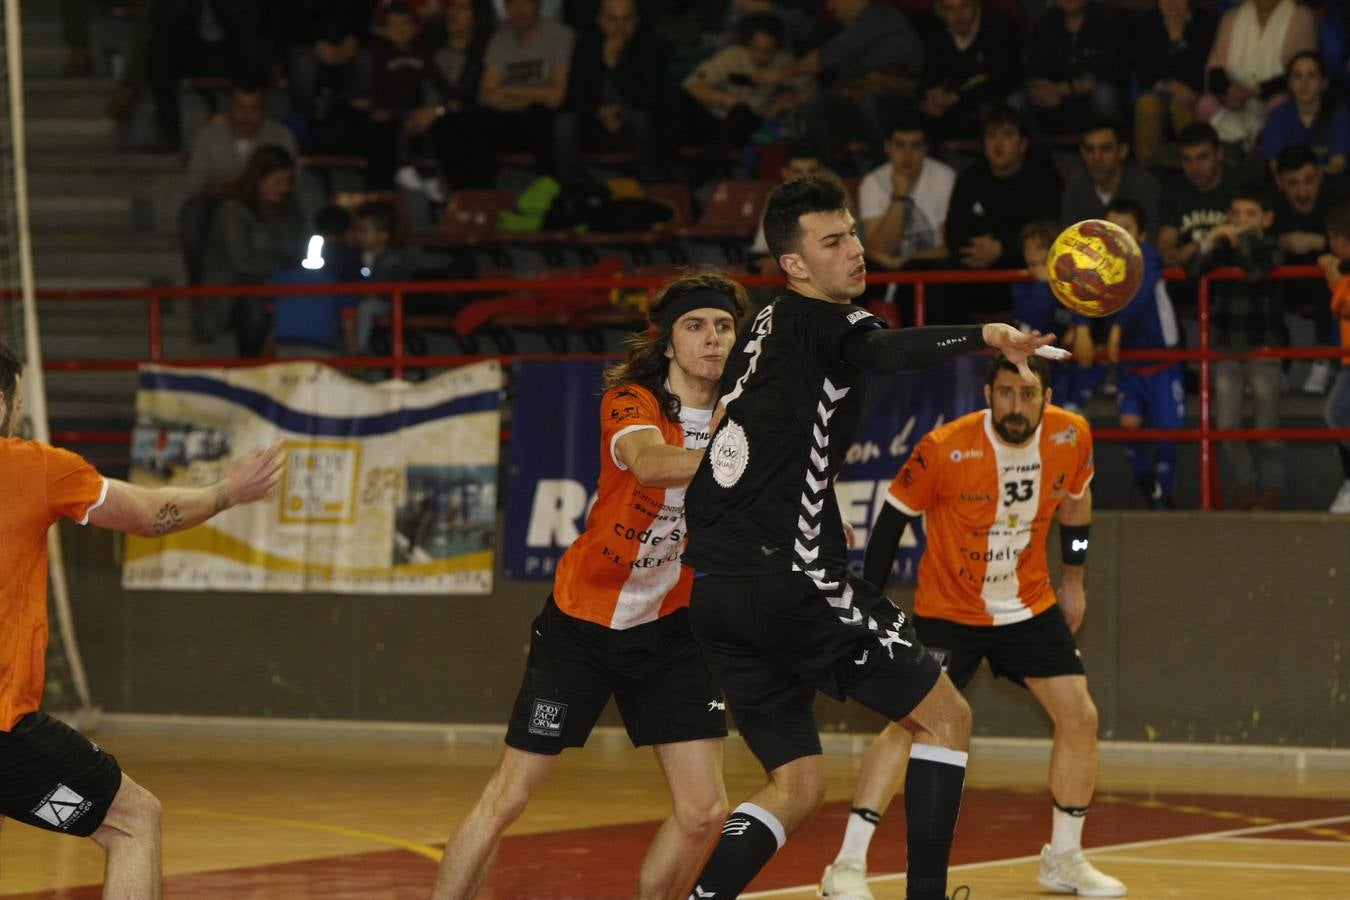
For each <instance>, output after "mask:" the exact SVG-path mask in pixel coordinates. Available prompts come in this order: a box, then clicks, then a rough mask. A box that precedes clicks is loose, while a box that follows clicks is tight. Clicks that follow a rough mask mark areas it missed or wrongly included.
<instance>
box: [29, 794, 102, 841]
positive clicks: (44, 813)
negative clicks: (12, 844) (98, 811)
mask: <svg viewBox="0 0 1350 900" xmlns="http://www.w3.org/2000/svg"><path fill="white" fill-rule="evenodd" d="M93 805H94V804H93V803H92V802H90V801H89V800H86V799H84V798H83V797H81V796H80V795H79V794H77V793H75V792H74V791H72V790H71V789H70V788H68V787H66V786H65V785H64V784H58V785H57V786H56V787H55V788H53V789H52V792H51V793H50V794H48V795H47V796H45V797H43V798H42V802H41V803H39V804H38V805H37V807H36V808H34V809H33V815H35V816H37V817H38V818H39V819H41V820H42V821H44V822H46V823H47V824H48V825H51V826H52V827H54V828H60V829H61V830H63V831H64V830H66V829H68V828H69V827H70V826H71V824H72V823H74V821H75V820H76V819H78V818H79V817H80V816H82V815H84V814H85V813H87V812H88V811H89V808H90V807H91V806H93Z"/></svg>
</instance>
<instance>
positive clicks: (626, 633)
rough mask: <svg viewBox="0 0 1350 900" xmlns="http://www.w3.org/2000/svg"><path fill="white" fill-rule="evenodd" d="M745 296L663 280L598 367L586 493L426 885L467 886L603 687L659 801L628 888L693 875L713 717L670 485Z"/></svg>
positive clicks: (475, 885) (699, 455) (720, 285)
mask: <svg viewBox="0 0 1350 900" xmlns="http://www.w3.org/2000/svg"><path fill="white" fill-rule="evenodd" d="M745 308H746V300H745V289H744V288H743V287H741V286H740V285H738V284H736V283H735V282H734V281H731V280H730V279H728V278H725V277H723V276H721V275H715V274H698V275H688V276H685V277H683V278H678V279H676V280H675V281H673V282H671V283H670V284H669V285H667V286H666V287H665V288H663V289H662V290H661V291H660V292H659V293H658V294H657V296H656V297H655V299H654V300H653V304H652V309H651V312H650V319H651V327H650V329H649V330H648V332H647V333H646V334H645V335H642V336H639V337H637V338H635V339H634V341H633V343H632V344H631V345H630V347H629V351H628V358H627V360H626V361H625V362H623V363H621V364H620V365H618V366H615V367H613V368H611V369H610V370H609V371H608V372H607V373H606V377H605V380H606V384H607V386H608V388H609V389H608V390H607V391H606V392H605V395H604V398H603V399H602V400H601V402H600V436H601V441H600V487H599V493H598V496H597V498H596V501H595V505H594V506H593V507H592V508H591V512H590V515H589V516H588V517H587V520H586V530H585V531H584V532H583V533H582V534H581V535H580V536H579V537H578V538H577V539H576V540H575V541H574V542H573V543H572V546H570V547H568V548H567V552H566V553H565V554H563V558H562V560H561V562H559V564H558V572H557V575H556V577H555V579H554V583H553V592H552V593H551V594H550V595H549V597H548V599H547V600H546V601H545V603H544V609H543V611H542V612H541V613H540V614H539V616H538V618H536V619H535V620H534V625H533V628H532V629H531V631H532V634H531V637H530V655H529V659H528V661H527V662H526V667H525V677H524V680H523V682H522V683H521V686H520V692H519V693H518V694H517V696H516V702H515V707H514V709H513V710H512V713H511V721H510V724H509V725H508V726H507V732H506V749H505V750H504V752H503V753H502V758H501V762H500V763H499V765H498V767H497V770H496V772H495V773H494V774H493V775H492V777H491V779H489V781H488V783H487V785H486V786H485V787H484V788H483V792H482V794H481V795H480V796H479V798H478V801H477V803H475V805H474V807H473V809H471V810H470V811H469V814H468V815H467V816H466V817H465V818H464V821H463V822H462V823H461V824H460V826H459V829H458V830H457V831H456V832H455V834H454V835H453V837H452V838H451V840H450V843H449V844H448V845H447V846H446V849H445V858H444V860H443V861H442V863H441V867H440V871H439V873H438V874H437V878H436V884H435V887H434V888H433V891H432V896H433V898H437V900H449V898H455V900H465V898H469V897H473V896H475V895H476V894H477V893H478V891H479V889H480V888H481V887H482V885H483V882H484V881H485V880H486V878H487V875H488V870H489V868H490V866H491V864H492V857H493V856H494V854H495V852H496V849H497V844H498V842H499V841H500V839H501V836H502V832H504V831H505V830H506V828H507V826H509V825H510V824H511V823H512V822H514V821H515V820H516V818H518V817H519V816H520V814H521V813H522V812H524V810H525V805H526V804H527V803H528V802H529V799H530V797H531V796H532V795H533V794H534V792H535V790H537V789H538V787H539V786H540V785H541V784H542V783H543V781H544V779H545V777H546V776H547V775H548V773H549V772H550V771H551V770H552V768H553V765H554V763H556V762H557V760H558V755H559V754H560V753H562V751H563V750H564V749H565V748H567V747H580V746H582V745H583V744H585V743H586V739H587V737H588V736H589V735H590V732H591V729H592V728H593V727H594V726H595V722H596V720H597V719H598V718H599V717H600V713H601V711H602V710H603V709H604V707H605V704H606V703H608V702H609V699H610V698H611V697H613V698H614V699H615V701H616V703H617V705H618V708H619V713H620V715H621V716H622V717H623V722H624V726H625V727H626V728H627V730H628V736H629V738H630V739H631V740H632V741H633V745H634V746H637V747H641V746H646V745H651V746H652V748H653V749H654V750H655V753H656V757H657V759H658V760H659V761H660V763H661V769H662V771H663V772H664V773H665V775H666V781H667V783H668V785H669V787H670V795H671V800H672V811H671V815H670V817H669V818H668V819H667V820H666V822H665V824H664V825H663V826H662V827H661V829H660V830H659V831H658V832H657V836H656V837H655V838H654V839H653V841H652V843H651V846H650V847H649V848H648V850H647V854H646V857H645V858H644V859H643V861H642V864H641V868H640V871H639V873H638V883H637V889H636V891H635V896H637V897H640V898H656V897H672V896H675V895H676V893H678V892H679V890H680V888H682V887H684V886H687V885H688V884H689V882H691V881H692V880H693V878H694V875H695V867H696V866H697V865H698V863H699V861H700V860H701V859H702V858H703V854H704V851H705V848H706V846H707V844H708V843H709V842H710V841H711V840H712V838H713V836H714V835H715V834H716V833H717V827H718V826H719V825H720V824H721V822H722V817H723V816H724V815H725V813H726V802H727V801H726V789H725V788H724V787H723V784H722V739H723V738H725V737H726V734H727V726H726V714H725V713H724V712H723V704H722V700H721V692H720V691H719V690H718V689H717V685H716V683H715V682H714V681H713V678H712V675H711V674H710V673H709V672H708V668H707V666H706V665H705V664H704V662H703V657H702V656H701V655H700V653H699V649H698V645H697V644H696V643H695V641H694V636H693V634H692V633H691V632H690V630H689V622H688V609H687V608H688V606H689V595H690V591H691V586H692V582H693V573H692V572H690V570H689V569H687V568H686V567H685V566H684V565H683V564H682V563H681V561H680V556H681V554H682V553H683V552H684V547H685V524H684V492H685V485H686V484H688V483H689V479H690V478H692V477H693V475H694V471H695V470H696V469H697V467H698V464H699V462H700V461H701V460H702V459H703V451H704V448H705V447H706V446H707V445H708V438H709V435H710V433H711V431H712V424H713V423H712V419H713V409H714V407H715V406H716V401H717V383H718V379H719V378H721V376H722V369H723V367H724V366H725V365H726V361H727V356H728V354H729V353H730V352H731V348H732V344H733V343H734V342H735V338H736V322H737V319H738V318H739V317H740V316H741V315H742V314H743V313H744V311H745ZM680 895H681V896H683V894H680Z"/></svg>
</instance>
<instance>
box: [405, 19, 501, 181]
mask: <svg viewBox="0 0 1350 900" xmlns="http://www.w3.org/2000/svg"><path fill="white" fill-rule="evenodd" d="M485 9H486V8H485V7H483V6H481V4H479V3H477V2H475V0H446V2H445V43H444V44H443V45H441V46H440V47H439V48H437V50H436V52H435V53H434V54H433V56H432V62H433V63H435V65H436V68H438V69H439V70H440V72H441V77H442V78H443V79H444V81H445V83H446V84H447V85H448V86H449V88H450V95H449V96H448V97H445V98H443V99H442V100H441V102H439V103H438V102H436V101H437V99H438V98H435V97H428V98H426V99H425V100H424V102H425V103H426V105H424V106H423V107H422V108H421V109H420V110H418V111H417V112H415V113H414V114H413V116H412V117H411V121H413V122H415V123H416V124H415V125H414V126H413V127H414V128H417V127H428V128H429V129H430V132H429V133H430V134H431V142H432V145H433V146H434V148H435V151H436V156H437V158H438V159H439V160H440V166H441V176H442V177H443V178H444V179H445V181H446V183H447V184H448V186H449V188H450V189H451V190H458V189H459V188H485V187H491V186H492V183H493V178H494V176H495V167H494V165H493V159H492V148H490V147H489V146H488V144H487V142H486V141H484V140H465V139H464V136H465V135H477V134H481V133H482V129H483V110H482V107H481V106H479V104H478V90H479V86H480V84H481V83H482V80H483V54H484V53H485V52H486V50H487V43H488V40H489V39H490V38H491V37H492V20H491V19H490V18H489V16H488V15H487V13H486V12H485ZM423 123H429V125H423Z"/></svg>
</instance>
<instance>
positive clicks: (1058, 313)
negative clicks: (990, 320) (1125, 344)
mask: <svg viewBox="0 0 1350 900" xmlns="http://www.w3.org/2000/svg"><path fill="white" fill-rule="evenodd" d="M1058 235H1059V223H1057V222H1056V221H1055V220H1054V219H1034V220H1032V221H1030V222H1028V223H1027V224H1025V225H1023V226H1022V232H1021V238H1022V257H1023V259H1025V260H1026V264H1027V271H1028V272H1030V273H1031V275H1032V277H1034V278H1035V279H1036V280H1035V281H1019V282H1015V283H1014V284H1013V285H1012V299H1013V324H1014V325H1016V326H1017V327H1018V328H1020V329H1022V330H1023V331H1027V332H1030V331H1039V332H1041V333H1042V334H1055V335H1058V336H1059V341H1058V343H1059V345H1060V346H1062V347H1072V346H1073V342H1074V340H1075V333H1076V331H1077V330H1078V329H1079V327H1080V326H1081V327H1082V328H1087V325H1086V322H1085V320H1083V318H1082V317H1081V316H1075V315H1074V314H1073V313H1072V312H1070V311H1069V308H1068V307H1067V306H1065V305H1064V304H1062V303H1060V302H1059V301H1058V300H1056V299H1055V295H1054V294H1052V293H1051V292H1050V283H1049V280H1050V272H1049V270H1048V269H1047V268H1046V257H1047V256H1049V255H1050V245H1051V244H1053V243H1054V241H1055V238H1056V237H1057V236H1058ZM1049 367H1050V375H1051V381H1050V387H1051V388H1052V389H1053V391H1054V394H1055V399H1056V401H1057V402H1058V403H1059V405H1060V406H1062V407H1064V408H1065V409H1067V410H1070V411H1071V412H1076V413H1080V414H1081V413H1082V411H1083V405H1084V404H1085V403H1087V400H1088V398H1089V397H1091V396H1092V389H1091V387H1088V388H1087V390H1086V391H1084V390H1083V384H1084V383H1085V382H1086V381H1087V379H1086V378H1084V374H1085V371H1084V370H1083V369H1082V368H1081V367H1080V366H1078V365H1076V364H1074V363H1071V362H1059V361H1051V362H1050V363H1049Z"/></svg>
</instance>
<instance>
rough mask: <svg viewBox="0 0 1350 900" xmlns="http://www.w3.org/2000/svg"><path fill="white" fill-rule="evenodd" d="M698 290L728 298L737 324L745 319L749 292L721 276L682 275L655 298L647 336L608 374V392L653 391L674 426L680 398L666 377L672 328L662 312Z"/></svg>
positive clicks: (629, 346)
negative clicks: (665, 323)
mask: <svg viewBox="0 0 1350 900" xmlns="http://www.w3.org/2000/svg"><path fill="white" fill-rule="evenodd" d="M696 290H713V291H717V292H718V293H721V294H724V295H726V297H727V299H729V300H730V301H731V303H732V305H733V306H734V307H735V309H736V323H737V325H738V326H739V325H740V320H741V318H742V317H744V315H745V310H746V309H747V308H748V306H749V300H748V298H747V297H746V295H745V288H743V287H742V286H741V285H740V284H738V283H737V282H735V281H732V280H731V279H730V278H728V277H726V276H725V275H723V274H721V273H719V272H697V273H693V274H690V275H682V276H680V277H679V278H676V279H675V280H674V281H672V282H670V283H669V284H665V285H662V286H661V287H660V288H658V289H657V291H656V295H655V296H654V297H652V305H651V308H650V309H649V310H648V311H647V319H648V321H649V322H650V323H651V325H650V326H649V327H648V328H647V330H646V331H645V332H642V333H639V334H634V335H633V336H632V337H631V338H629V339H628V342H627V343H626V345H625V347H624V349H625V350H626V351H627V352H628V356H627V358H626V359H625V360H624V361H623V362H621V363H618V364H616V365H613V366H610V367H609V368H608V369H606V370H605V388H606V389H608V388H612V387H618V386H619V385H623V384H636V385H639V386H641V387H644V388H646V389H647V390H649V391H651V392H652V394H653V396H655V397H656V402H657V403H658V404H659V405H660V407H661V412H662V413H664V414H665V417H666V418H667V419H669V420H670V421H671V422H678V421H679V420H680V398H679V397H677V396H675V395H674V394H672V393H671V392H670V391H669V390H667V389H666V374H667V373H668V372H669V371H670V360H669V359H667V358H666V349H667V348H669V347H670V331H671V329H670V328H666V327H662V326H661V325H659V324H657V320H658V318H659V315H660V312H661V310H662V309H664V308H665V307H666V306H667V305H668V304H670V303H672V302H673V301H675V300H678V299H679V298H680V297H682V296H684V295H685V294H688V293H689V292H690V291H696Z"/></svg>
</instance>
